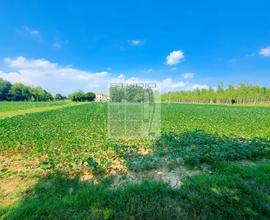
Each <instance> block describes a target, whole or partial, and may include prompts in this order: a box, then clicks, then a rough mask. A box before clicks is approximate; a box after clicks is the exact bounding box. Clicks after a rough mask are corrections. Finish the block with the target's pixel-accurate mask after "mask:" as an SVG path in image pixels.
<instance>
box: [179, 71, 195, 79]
mask: <svg viewBox="0 0 270 220" xmlns="http://www.w3.org/2000/svg"><path fill="white" fill-rule="evenodd" d="M182 76H183V78H184V79H192V78H194V73H192V72H187V73H184V74H183V75H182Z"/></svg>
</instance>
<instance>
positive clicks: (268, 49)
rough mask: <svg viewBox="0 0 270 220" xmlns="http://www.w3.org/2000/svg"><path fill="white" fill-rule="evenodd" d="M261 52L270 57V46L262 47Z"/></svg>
mask: <svg viewBox="0 0 270 220" xmlns="http://www.w3.org/2000/svg"><path fill="white" fill-rule="evenodd" d="M259 54H260V55H262V56H264V57H270V46H268V47H265V48H262V49H260V51H259Z"/></svg>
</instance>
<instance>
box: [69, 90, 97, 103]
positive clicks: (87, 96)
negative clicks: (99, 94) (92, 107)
mask: <svg viewBox="0 0 270 220" xmlns="http://www.w3.org/2000/svg"><path fill="white" fill-rule="evenodd" d="M68 97H69V98H70V99H71V100H72V101H74V102H91V101H94V100H95V98H96V94H95V93H93V92H86V93H84V92H82V91H77V92H73V93H71V94H69V96H68Z"/></svg>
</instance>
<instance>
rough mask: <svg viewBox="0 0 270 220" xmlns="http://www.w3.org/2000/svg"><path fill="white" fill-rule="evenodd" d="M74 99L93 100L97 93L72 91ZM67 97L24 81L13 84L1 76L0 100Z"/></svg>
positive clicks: (34, 99) (57, 98)
mask: <svg viewBox="0 0 270 220" xmlns="http://www.w3.org/2000/svg"><path fill="white" fill-rule="evenodd" d="M68 97H69V98H70V99H71V100H72V101H93V100H94V99H95V97H96V95H95V93H92V92H88V93H83V92H81V91H78V92H74V93H71V94H70V95H69V96H68ZM65 99H67V97H65V96H64V95H61V94H60V93H57V94H56V95H55V96H53V95H52V94H51V93H49V92H48V91H46V90H45V89H43V88H41V87H31V86H26V85H24V84H22V83H15V84H13V85H12V84H11V83H10V82H8V81H6V80H3V79H1V78H0V101H53V100H56V101H60V100H65Z"/></svg>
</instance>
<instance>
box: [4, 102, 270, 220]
mask: <svg viewBox="0 0 270 220" xmlns="http://www.w3.org/2000/svg"><path fill="white" fill-rule="evenodd" d="M107 110H108V108H107V105H106V104H105V103H91V104H85V105H80V106H69V107H67V108H63V109H56V110H51V111H46V112H40V113H33V114H26V115H20V116H15V117H11V118H4V119H1V120H0V150H1V152H0V162H1V163H0V186H1V191H0V200H1V201H2V204H1V209H0V216H1V215H2V218H4V219H40V218H49V219H63V218H64V219H65V218H66V219H214V218H220V219H228V218H229V219H232V218H234V219H235V218H236V219H269V218H270V190H269V189H270V177H269V176H270V175H269V171H270V163H269V159H270V130H269V129H270V108H267V107H240V106H218V105H216V106H213V105H185V104H162V112H161V136H160V137H158V138H157V139H155V140H151V139H140V140H138V139H137V140H132V139H130V140H114V139H108V138H107ZM10 111H13V110H12V109H11V110H10Z"/></svg>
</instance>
